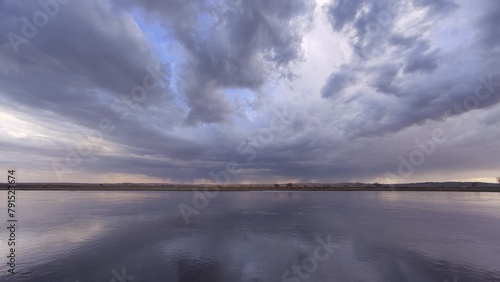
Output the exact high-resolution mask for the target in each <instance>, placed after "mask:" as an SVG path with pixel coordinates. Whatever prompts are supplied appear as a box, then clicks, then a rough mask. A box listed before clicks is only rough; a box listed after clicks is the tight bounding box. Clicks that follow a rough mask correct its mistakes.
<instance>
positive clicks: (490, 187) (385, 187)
mask: <svg viewBox="0 0 500 282" xmlns="http://www.w3.org/2000/svg"><path fill="white" fill-rule="evenodd" d="M2 189H4V190H6V189H7V185H5V187H3V188H2ZM16 189H17V190H30V191H33V190H40V191H59V190H61V191H65V190H69V191H198V190H210V191H215V190H219V191H427V192H429V191H440V192H443V191H449V192H500V185H498V184H493V183H463V182H446V183H414V184H395V185H389V184H377V183H376V184H364V183H340V184H318V183H312V184H311V183H307V184H292V183H289V184H228V185H213V184H198V185H183V184H161V183H158V184H150V183H116V184H94V183H92V184H88V183H18V184H17V185H16Z"/></svg>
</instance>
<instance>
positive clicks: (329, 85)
mask: <svg viewBox="0 0 500 282" xmlns="http://www.w3.org/2000/svg"><path fill="white" fill-rule="evenodd" d="M353 74H354V72H353V71H352V70H351V69H348V68H341V69H340V70H339V71H336V72H333V73H332V74H331V75H330V77H329V78H328V80H327V82H326V84H325V85H324V86H323V89H322V90H321V96H322V97H323V98H328V97H330V96H335V95H338V94H340V93H341V92H342V90H343V89H344V88H346V87H349V86H350V85H353V84H354V83H356V78H355V77H354V76H353Z"/></svg>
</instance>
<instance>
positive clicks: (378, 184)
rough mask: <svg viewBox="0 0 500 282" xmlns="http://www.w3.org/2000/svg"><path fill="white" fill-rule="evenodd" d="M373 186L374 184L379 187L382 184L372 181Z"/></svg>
mask: <svg viewBox="0 0 500 282" xmlns="http://www.w3.org/2000/svg"><path fill="white" fill-rule="evenodd" d="M373 186H375V187H380V186H382V184H380V183H378V182H375V183H373Z"/></svg>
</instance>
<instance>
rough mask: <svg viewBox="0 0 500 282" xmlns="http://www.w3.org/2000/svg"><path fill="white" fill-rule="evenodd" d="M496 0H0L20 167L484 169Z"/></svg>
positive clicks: (159, 171)
mask: <svg viewBox="0 0 500 282" xmlns="http://www.w3.org/2000/svg"><path fill="white" fill-rule="evenodd" d="M499 26H500V1H495V0H480V1H472V0H461V1H459V0H406V1H389V0H380V1H375V0H331V1H328V0H317V1H316V2H315V1H313V0H304V1H302V0H272V1H268V0H191V1H185V0H144V1H131V0H121V1H119V0H87V1H77V0H40V1H15V0H3V1H0V33H1V34H0V86H1V87H0V144H1V146H0V168H2V169H4V171H5V173H7V172H6V171H7V170H8V169H16V171H17V178H18V181H19V182H23V181H24V182H92V183H114V182H170V183H172V182H174V183H186V184H190V183H196V184H200V183H218V184H227V183H288V182H323V183H324V182H368V183H371V182H380V183H405V182H421V181H422V182H423V181H485V182H494V181H496V177H498V176H500V171H499V168H500V158H499V156H500V141H499V140H500V105H499V102H500V69H499V66H500V28H499Z"/></svg>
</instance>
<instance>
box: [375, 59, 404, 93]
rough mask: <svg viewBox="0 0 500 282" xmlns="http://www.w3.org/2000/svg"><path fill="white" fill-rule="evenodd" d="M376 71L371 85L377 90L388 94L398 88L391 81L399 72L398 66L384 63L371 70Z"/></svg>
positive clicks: (396, 90)
mask: <svg viewBox="0 0 500 282" xmlns="http://www.w3.org/2000/svg"><path fill="white" fill-rule="evenodd" d="M373 71H374V72H375V73H376V78H375V79H374V81H373V83H372V86H373V88H374V89H375V90H377V91H378V92H382V93H386V94H390V93H396V92H398V91H399V90H398V89H397V87H396V86H394V85H393V81H394V79H395V78H396V75H397V74H398V72H399V67H398V66H395V65H385V66H381V67H380V68H377V69H374V70H373Z"/></svg>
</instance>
